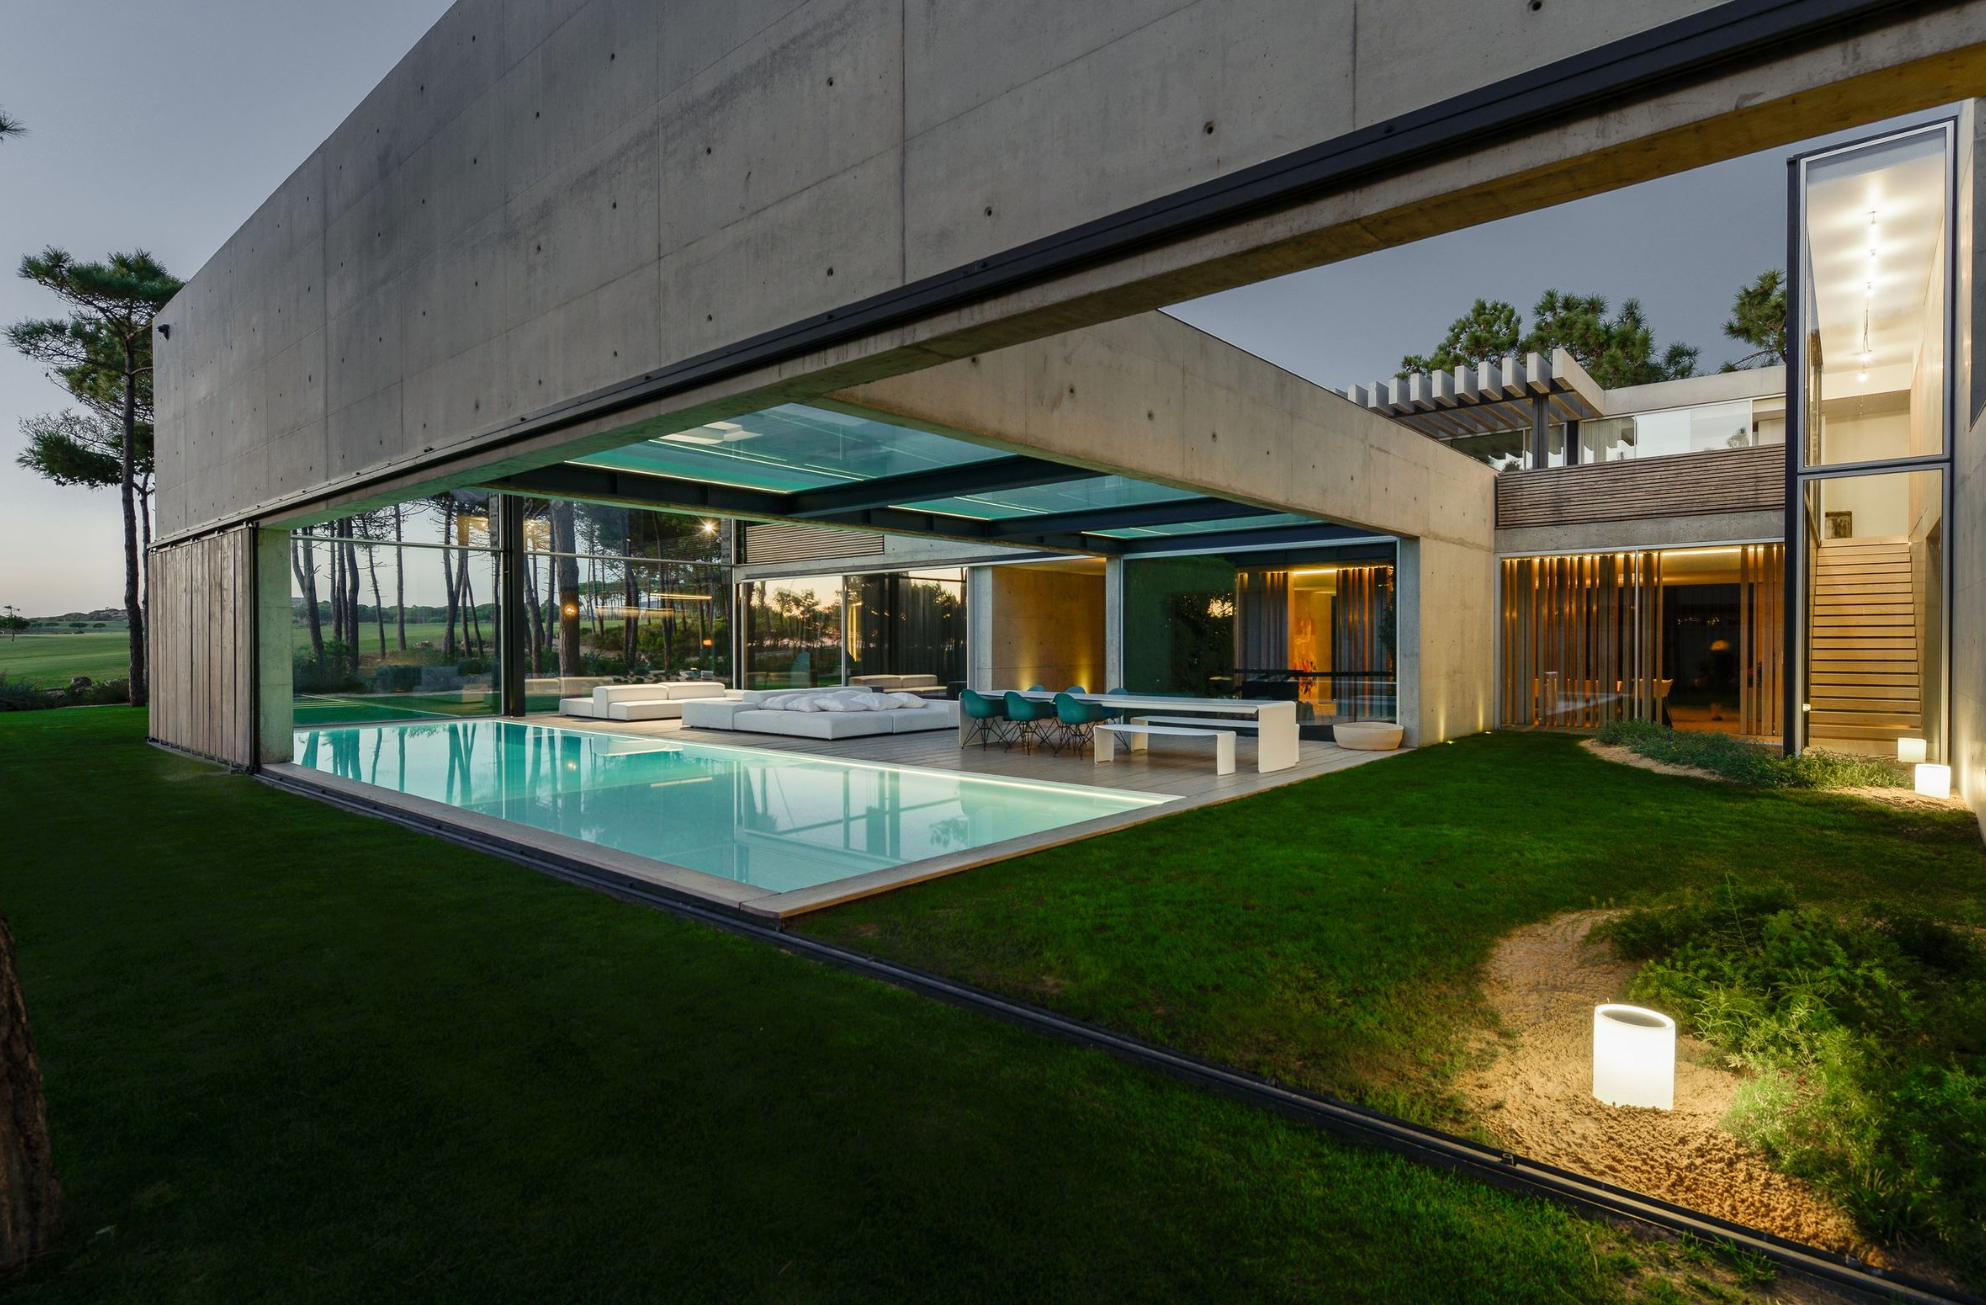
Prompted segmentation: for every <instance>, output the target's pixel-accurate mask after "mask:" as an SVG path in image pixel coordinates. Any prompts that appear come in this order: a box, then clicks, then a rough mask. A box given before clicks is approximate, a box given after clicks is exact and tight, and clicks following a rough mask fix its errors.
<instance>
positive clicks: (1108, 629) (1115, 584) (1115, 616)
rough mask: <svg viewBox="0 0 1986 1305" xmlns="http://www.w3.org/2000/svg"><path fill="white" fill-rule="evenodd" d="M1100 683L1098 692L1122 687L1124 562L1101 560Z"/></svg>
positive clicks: (1112, 558) (1108, 559)
mask: <svg viewBox="0 0 1986 1305" xmlns="http://www.w3.org/2000/svg"><path fill="white" fill-rule="evenodd" d="M1103 679H1104V682H1103V683H1102V684H1100V685H1097V686H1096V687H1097V688H1098V689H1100V690H1101V689H1111V688H1115V687H1116V686H1118V685H1120V684H1122V683H1124V559H1123V558H1121V557H1107V558H1105V559H1104V560H1103Z"/></svg>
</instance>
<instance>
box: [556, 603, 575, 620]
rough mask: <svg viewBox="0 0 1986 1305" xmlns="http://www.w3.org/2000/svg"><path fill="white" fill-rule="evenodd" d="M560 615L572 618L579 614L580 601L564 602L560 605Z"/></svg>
mask: <svg viewBox="0 0 1986 1305" xmlns="http://www.w3.org/2000/svg"><path fill="white" fill-rule="evenodd" d="M559 615H561V616H564V617H567V618H571V617H575V616H578V615H579V604H578V603H564V604H561V605H560V607H559Z"/></svg>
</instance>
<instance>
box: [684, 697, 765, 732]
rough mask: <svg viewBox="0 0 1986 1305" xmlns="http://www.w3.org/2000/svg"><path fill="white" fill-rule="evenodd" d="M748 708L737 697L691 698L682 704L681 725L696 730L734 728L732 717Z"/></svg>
mask: <svg viewBox="0 0 1986 1305" xmlns="http://www.w3.org/2000/svg"><path fill="white" fill-rule="evenodd" d="M749 710H750V708H749V707H748V706H746V704H745V703H744V702H743V701H741V700H740V699H738V698H692V699H690V700H689V701H688V702H685V703H684V704H683V726H684V728H686V729H697V730H728V729H735V728H736V726H734V725H733V724H732V719H733V718H734V717H736V716H737V714H738V713H739V712H741V711H749Z"/></svg>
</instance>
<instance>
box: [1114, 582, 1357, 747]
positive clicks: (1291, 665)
mask: <svg viewBox="0 0 1986 1305" xmlns="http://www.w3.org/2000/svg"><path fill="white" fill-rule="evenodd" d="M1393 556H1394V550H1393V545H1391V544H1384V545H1377V546H1375V545H1351V546H1345V547H1340V548H1319V549H1311V550H1302V551H1298V552H1276V553H1271V554H1264V553H1256V554H1251V553H1246V552H1238V553H1231V554H1203V555H1199V556H1193V557H1157V558H1143V557H1132V558H1127V559H1126V560H1125V563H1124V683H1125V687H1126V688H1129V689H1131V690H1133V691H1134V692H1138V693H1176V694H1182V695H1187V696H1193V697H1252V698H1289V699H1293V700H1295V701H1296V702H1297V703H1298V704H1299V705H1298V719H1299V720H1303V721H1312V722H1327V721H1333V720H1391V719H1393V718H1394V716H1395V714H1396V711H1397V706H1396V696H1397V694H1396V685H1395V680H1394V612H1395V607H1394V594H1393Z"/></svg>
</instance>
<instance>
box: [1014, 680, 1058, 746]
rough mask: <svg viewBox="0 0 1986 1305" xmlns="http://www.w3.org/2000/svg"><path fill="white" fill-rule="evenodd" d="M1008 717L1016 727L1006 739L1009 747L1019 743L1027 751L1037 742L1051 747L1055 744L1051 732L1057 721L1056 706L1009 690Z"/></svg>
mask: <svg viewBox="0 0 1986 1305" xmlns="http://www.w3.org/2000/svg"><path fill="white" fill-rule="evenodd" d="M1007 719H1008V721H1009V722H1011V723H1012V724H1013V727H1014V729H1013V733H1012V734H1011V735H1010V736H1009V737H1008V738H1007V740H1006V742H1007V746H1008V747H1012V746H1013V745H1014V744H1015V743H1019V744H1020V745H1021V751H1023V752H1026V751H1027V750H1028V748H1029V747H1031V746H1032V745H1034V744H1036V743H1046V744H1048V745H1049V746H1050V747H1053V746H1054V745H1055V743H1054V739H1053V738H1052V737H1051V735H1050V733H1049V730H1050V728H1051V727H1052V726H1053V724H1054V721H1055V708H1054V707H1053V706H1052V705H1051V704H1049V703H1045V702H1036V701H1035V700H1034V699H1032V698H1023V697H1022V696H1021V695H1020V694H1018V693H1014V692H1012V691H1009V692H1008V694H1007Z"/></svg>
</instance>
